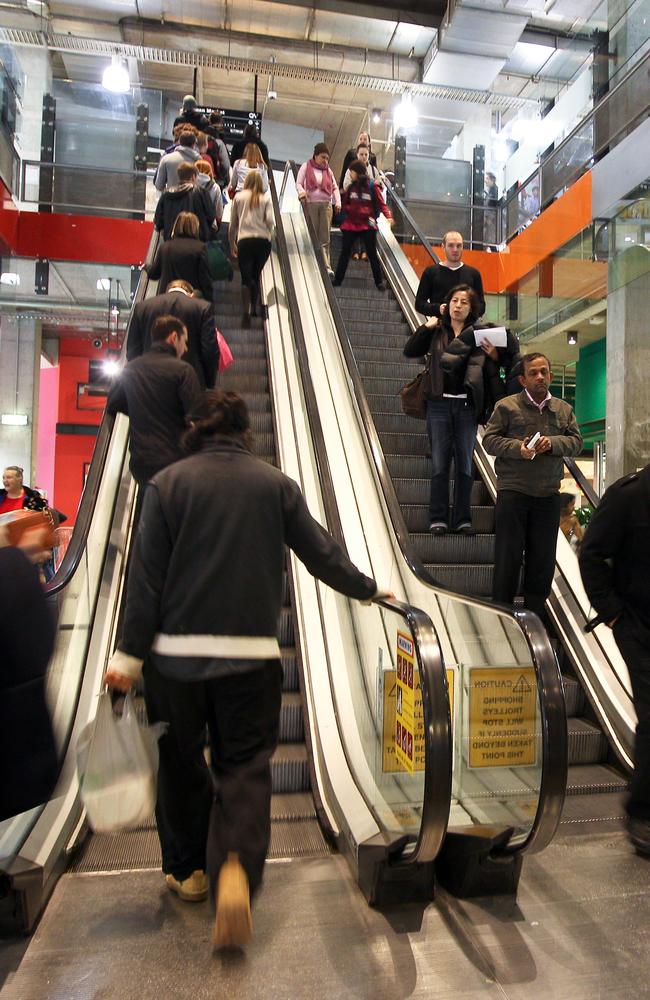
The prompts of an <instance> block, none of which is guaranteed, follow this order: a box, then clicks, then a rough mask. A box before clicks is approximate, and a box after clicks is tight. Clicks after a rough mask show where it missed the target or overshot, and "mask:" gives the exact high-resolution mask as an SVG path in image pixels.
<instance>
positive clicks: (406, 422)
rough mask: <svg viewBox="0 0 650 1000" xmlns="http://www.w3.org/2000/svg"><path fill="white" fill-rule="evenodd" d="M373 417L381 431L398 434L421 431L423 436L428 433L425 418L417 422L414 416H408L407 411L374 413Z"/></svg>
mask: <svg viewBox="0 0 650 1000" xmlns="http://www.w3.org/2000/svg"><path fill="white" fill-rule="evenodd" d="M373 419H374V422H375V427H376V428H377V430H378V431H379V432H380V433H381V432H383V431H387V432H389V433H398V434H418V433H419V434H421V435H423V436H426V433H427V431H426V426H427V425H426V423H425V421H424V420H418V421H417V422H416V421H415V420H413V417H407V415H406V414H405V413H373Z"/></svg>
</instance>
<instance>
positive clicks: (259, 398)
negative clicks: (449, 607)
mask: <svg viewBox="0 0 650 1000" xmlns="http://www.w3.org/2000/svg"><path fill="white" fill-rule="evenodd" d="M233 367H234V366H233ZM217 385H218V386H220V385H221V377H219V378H218V379H217ZM240 396H241V397H242V399H243V400H244V402H245V403H246V406H247V407H248V411H249V413H270V412H271V400H270V397H269V396H268V394H266V393H261V392H256V393H251V392H241V393H240Z"/></svg>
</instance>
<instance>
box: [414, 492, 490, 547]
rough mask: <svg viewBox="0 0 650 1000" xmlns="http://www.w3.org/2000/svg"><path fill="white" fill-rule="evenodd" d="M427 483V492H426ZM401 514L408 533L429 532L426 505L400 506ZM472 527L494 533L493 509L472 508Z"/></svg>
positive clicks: (486, 532)
mask: <svg viewBox="0 0 650 1000" xmlns="http://www.w3.org/2000/svg"><path fill="white" fill-rule="evenodd" d="M428 486H429V484H428V483H427V492H428ZM401 507H402V514H403V516H404V521H405V522H406V527H407V528H408V530H409V532H416V533H420V534H422V533H425V532H427V531H428V530H429V524H430V520H431V519H430V517H429V508H428V506H427V505H426V504H402V505H401ZM472 527H473V528H474V530H475V531H478V532H480V533H482V534H492V533H493V531H494V507H478V506H476V507H472Z"/></svg>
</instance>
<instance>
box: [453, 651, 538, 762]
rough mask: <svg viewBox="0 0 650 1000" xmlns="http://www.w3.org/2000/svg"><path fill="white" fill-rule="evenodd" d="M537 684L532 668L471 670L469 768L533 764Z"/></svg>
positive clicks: (480, 668)
mask: <svg viewBox="0 0 650 1000" xmlns="http://www.w3.org/2000/svg"><path fill="white" fill-rule="evenodd" d="M536 737H537V685H536V682H535V671H534V670H533V669H532V668H530V667H523V668H522V667H505V668H499V667H497V668H494V667H474V668H473V669H471V670H470V671H469V741H468V742H469V748H468V757H469V759H468V761H467V763H468V764H469V766H470V767H513V766H518V767H520V766H527V765H533V764H535V762H536V756H537V754H536V747H537V739H536Z"/></svg>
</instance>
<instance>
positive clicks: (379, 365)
mask: <svg viewBox="0 0 650 1000" xmlns="http://www.w3.org/2000/svg"><path fill="white" fill-rule="evenodd" d="M377 353H378V352H375V357H374V359H371V360H370V361H358V362H357V367H358V368H359V371H360V373H361V375H362V376H363V378H364V381H365V379H366V378H367V379H368V380H371V379H378V378H384V379H386V380H387V381H391V380H392V379H395V378H401V379H403V382H402V385H404V383H405V382H408V380H409V379H412V378H415V376H416V375H417V373H418V372H419V371H420V369H421V368H422V365H421V364H420V362H419V361H416V360H410V359H409V358H400V359H399V360H397V361H378V360H377ZM420 422H421V423H424V421H423V420H422V421H420Z"/></svg>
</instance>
